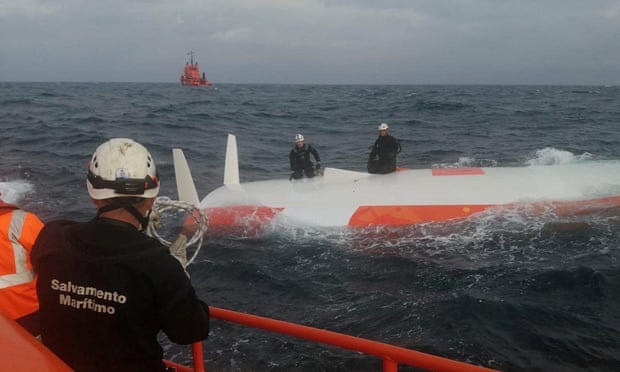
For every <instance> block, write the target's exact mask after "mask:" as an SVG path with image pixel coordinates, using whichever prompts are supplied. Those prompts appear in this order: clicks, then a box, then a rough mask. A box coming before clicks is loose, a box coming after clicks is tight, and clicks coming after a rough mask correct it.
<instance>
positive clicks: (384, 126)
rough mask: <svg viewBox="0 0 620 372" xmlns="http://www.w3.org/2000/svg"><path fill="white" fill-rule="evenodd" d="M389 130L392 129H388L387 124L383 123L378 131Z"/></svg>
mask: <svg viewBox="0 0 620 372" xmlns="http://www.w3.org/2000/svg"><path fill="white" fill-rule="evenodd" d="M388 129H390V127H388V125H387V123H381V124H379V126H378V127H377V130H388Z"/></svg>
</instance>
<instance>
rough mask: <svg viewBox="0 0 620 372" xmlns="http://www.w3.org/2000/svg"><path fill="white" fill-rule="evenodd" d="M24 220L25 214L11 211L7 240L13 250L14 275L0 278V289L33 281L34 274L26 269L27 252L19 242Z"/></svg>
mask: <svg viewBox="0 0 620 372" xmlns="http://www.w3.org/2000/svg"><path fill="white" fill-rule="evenodd" d="M25 220H26V212H24V211H23V210H20V209H17V210H14V211H13V214H12V216H11V221H10V222H9V228H8V238H9V239H8V240H9V242H10V244H11V247H12V249H13V260H14V261H15V273H12V274H5V275H1V276H0V289H2V288H7V287H11V286H14V285H19V284H24V283H28V282H30V281H32V279H34V273H33V272H32V270H31V269H29V268H28V251H26V248H24V247H23V246H22V244H21V243H20V242H19V239H20V238H21V235H22V229H23V227H24V221H25Z"/></svg>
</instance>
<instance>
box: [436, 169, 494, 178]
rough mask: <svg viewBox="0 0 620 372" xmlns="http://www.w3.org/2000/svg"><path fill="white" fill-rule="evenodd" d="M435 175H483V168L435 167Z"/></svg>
mask: <svg viewBox="0 0 620 372" xmlns="http://www.w3.org/2000/svg"><path fill="white" fill-rule="evenodd" d="M431 173H432V175H433V176H476V175H483V174H485V173H484V169H482V168H433V170H432V171H431Z"/></svg>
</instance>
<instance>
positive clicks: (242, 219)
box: [184, 205, 284, 234]
mask: <svg viewBox="0 0 620 372" xmlns="http://www.w3.org/2000/svg"><path fill="white" fill-rule="evenodd" d="M283 210H284V208H270V207H257V206H251V205H240V206H232V207H221V208H206V209H205V213H206V215H207V218H208V219H209V227H208V232H209V233H216V234H217V233H220V234H221V233H226V234H232V233H243V234H248V233H252V232H257V231H259V230H260V228H261V227H263V226H264V225H266V224H267V223H268V222H269V221H271V220H272V219H273V218H274V217H275V216H276V215H277V214H278V213H280V212H282V211H283ZM195 231H196V221H195V220H194V218H192V217H191V216H190V217H188V218H187V220H186V221H185V225H184V233H186V234H191V233H193V232H195Z"/></svg>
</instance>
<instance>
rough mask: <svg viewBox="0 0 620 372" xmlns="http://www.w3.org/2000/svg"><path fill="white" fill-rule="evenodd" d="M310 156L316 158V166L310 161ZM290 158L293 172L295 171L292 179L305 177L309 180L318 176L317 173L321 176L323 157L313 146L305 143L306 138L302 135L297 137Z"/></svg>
mask: <svg viewBox="0 0 620 372" xmlns="http://www.w3.org/2000/svg"><path fill="white" fill-rule="evenodd" d="M310 154H312V156H314V160H315V161H316V164H313V163H312V161H311V160H310ZM288 157H289V160H290V162H291V170H292V171H293V174H292V175H291V178H294V179H300V178H303V176H304V175H305V176H306V177H307V178H312V177H314V176H315V175H316V174H315V171H316V173H317V174H319V175H321V173H320V172H321V157H320V156H319V152H318V151H316V149H315V148H314V147H313V146H312V145H310V144H306V143H304V136H302V135H301V134H297V135H295V147H293V149H292V150H291V152H290V153H289V155H288Z"/></svg>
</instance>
